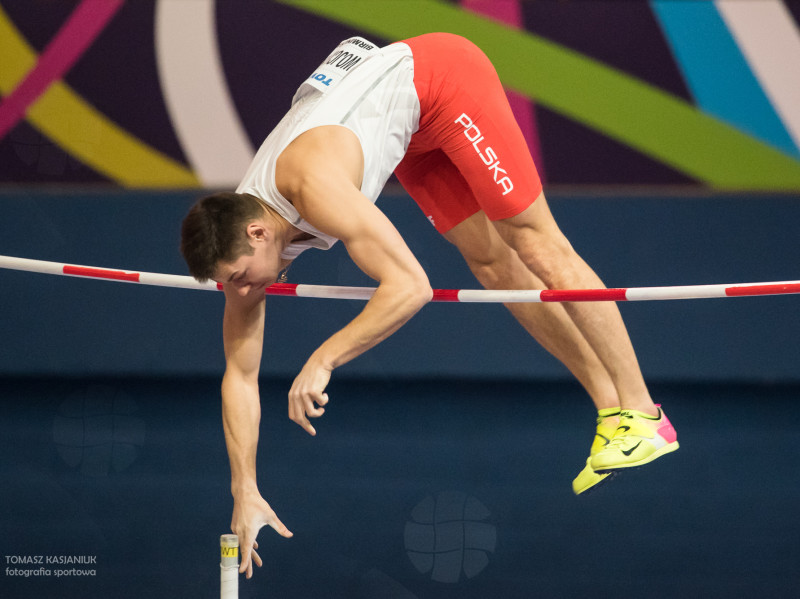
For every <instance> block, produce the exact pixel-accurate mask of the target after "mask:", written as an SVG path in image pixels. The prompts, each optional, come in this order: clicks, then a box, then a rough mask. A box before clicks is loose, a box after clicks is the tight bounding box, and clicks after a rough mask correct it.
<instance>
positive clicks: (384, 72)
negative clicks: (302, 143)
mask: <svg viewBox="0 0 800 599" xmlns="http://www.w3.org/2000/svg"><path fill="white" fill-rule="evenodd" d="M419 116H420V105H419V99H418V98H417V93H416V89H415V88H414V61H413V57H412V54H411V49H410V48H409V47H408V46H407V45H406V44H403V43H395V44H391V45H389V46H386V47H383V48H378V47H376V46H375V45H374V44H372V43H371V42H368V41H367V40H364V39H363V38H358V37H356V38H349V39H348V40H345V41H343V42H342V43H341V44H339V46H337V48H336V49H335V50H334V51H333V52H332V53H331V54H330V55H329V56H328V58H326V60H325V62H323V63H322V65H320V67H319V68H318V69H317V71H315V72H314V73H313V74H312V75H311V76H309V78H308V79H306V81H305V82H303V84H302V85H301V86H300V88H299V89H298V90H297V93H296V94H295V96H294V98H293V100H292V106H291V108H290V109H289V112H288V113H286V115H285V116H284V117H283V119H282V120H281V121H280V122H279V123H278V125H277V126H276V127H275V129H273V130H272V132H271V133H270V134H269V136H268V137H267V139H266V140H265V141H264V143H263V144H262V145H261V147H260V148H259V150H258V152H257V153H256V156H255V158H254V159H253V162H252V163H251V164H250V166H249V168H248V170H247V172H246V174H245V176H244V178H243V180H242V182H241V183H240V184H239V187H238V188H237V189H236V191H237V192H238V193H248V194H251V195H253V196H255V197H257V198H259V199H260V200H262V201H263V202H265V203H266V204H267V205H268V206H270V207H271V208H273V209H274V210H275V211H276V212H277V213H278V214H279V215H280V216H281V217H283V218H285V219H286V220H287V221H288V222H289V223H290V224H291V225H292V226H294V227H297V228H298V229H300V230H301V231H304V232H306V233H308V234H310V235H312V236H313V237H312V239H309V240H303V241H298V242H295V243H292V244H290V245H289V246H287V247H286V248H285V250H284V252H283V254H282V255H281V257H282V258H284V259H288V260H293V259H294V258H296V257H297V256H298V255H300V253H302V252H303V251H305V250H307V249H309V248H312V247H313V248H318V249H325V250H327V249H329V248H330V247H331V246H333V244H334V243H336V241H338V240H337V239H336V238H334V237H331V236H330V235H327V234H325V233H323V232H322V231H319V230H317V229H315V228H314V227H313V226H312V225H311V224H310V223H308V222H306V221H305V220H303V219H302V218H301V216H300V214H299V213H298V212H297V210H295V208H294V206H293V205H292V203H291V202H290V201H289V200H288V199H286V198H285V197H283V196H282V195H281V194H280V192H279V191H278V189H277V187H276V185H275V164H276V162H277V159H278V156H280V154H281V152H282V151H283V150H284V149H285V148H286V146H287V145H289V144H290V143H291V142H292V141H293V140H294V139H295V138H296V137H298V136H299V135H300V134H302V133H304V132H306V131H308V130H309V129H313V128H314V127H320V126H325V125H340V126H343V127H346V128H347V129H349V130H351V131H352V132H353V133H355V135H356V136H357V137H358V139H359V141H360V143H361V149H362V151H363V156H364V178H363V181H362V184H361V192H362V193H363V194H364V195H365V196H366V197H367V198H369V199H370V200H371V201H372V202H375V201H376V200H377V199H378V195H379V194H380V192H381V190H382V189H383V187H384V185H385V184H386V181H387V180H388V179H389V177H390V176H391V174H392V172H393V171H394V169H395V168H396V167H397V165H398V164H399V163H400V161H401V160H402V159H403V156H404V155H405V152H406V150H407V149H408V144H409V143H410V141H411V136H412V135H413V134H414V133H415V132H416V131H417V129H418V127H419Z"/></svg>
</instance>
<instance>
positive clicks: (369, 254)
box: [276, 127, 432, 435]
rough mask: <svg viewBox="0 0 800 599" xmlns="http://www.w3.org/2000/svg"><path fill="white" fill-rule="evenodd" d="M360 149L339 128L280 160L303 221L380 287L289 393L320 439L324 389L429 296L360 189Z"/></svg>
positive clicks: (298, 415) (282, 183) (309, 137)
mask: <svg viewBox="0 0 800 599" xmlns="http://www.w3.org/2000/svg"><path fill="white" fill-rule="evenodd" d="M361 163H362V159H361V147H360V145H359V144H358V141H357V139H356V138H355V136H354V135H353V133H351V132H350V131H348V130H346V129H343V128H341V127H324V128H320V129H319V130H312V131H310V132H308V133H306V134H304V135H303V136H300V137H299V138H298V139H297V140H295V141H294V142H293V143H292V144H291V145H290V146H289V148H287V150H285V151H284V153H283V154H282V155H281V158H280V159H279V161H278V173H277V174H276V183H277V184H278V188H279V189H280V190H281V192H282V193H283V194H284V195H285V196H286V197H289V198H290V199H291V201H292V202H293V204H294V206H295V208H297V210H298V212H299V213H300V214H301V216H302V217H303V218H304V219H305V220H306V221H308V222H309V223H310V224H312V225H313V226H314V227H316V228H317V229H319V230H320V231H323V232H324V233H327V234H329V235H332V236H334V237H336V238H338V239H340V240H341V241H342V242H343V243H344V245H345V247H346V248H347V251H348V253H349V255H350V257H351V258H352V259H353V261H354V262H355V264H356V265H357V266H358V267H359V268H360V269H361V270H362V271H364V272H365V273H366V274H367V275H369V276H370V277H372V278H373V279H374V280H376V281H377V282H378V288H377V289H376V291H375V294H374V295H373V296H372V298H371V299H370V300H369V302H367V304H366V306H365V307H364V309H363V310H362V311H361V313H360V314H359V315H358V316H357V317H356V318H355V319H353V320H352V321H351V322H350V323H349V324H347V326H345V327H344V328H343V329H341V330H340V331H338V332H337V333H335V334H334V335H333V336H332V337H330V338H329V339H328V340H326V341H325V342H324V343H323V344H322V345H321V346H320V347H319V348H318V349H317V350H316V351H315V352H314V353H313V354H312V355H311V357H310V358H309V359H308V361H307V362H306V364H305V366H304V367H303V369H302V370H301V372H300V374H299V375H298V376H297V378H296V379H295V380H294V383H293V385H292V389H291V391H290V392H289V417H290V418H291V419H292V420H293V421H295V422H297V423H298V424H299V425H300V426H302V427H303V428H304V429H305V430H306V431H307V432H309V433H310V434H312V435H313V434H315V432H316V431H315V430H314V427H313V426H311V423H310V422H309V421H308V416H309V415H311V416H319V415H321V413H322V411H323V410H320V409H319V408H317V407H316V406H315V405H314V403H315V402H316V403H317V404H319V405H321V406H324V405H325V404H326V403H327V402H328V397H327V394H325V387H326V386H327V384H328V381H329V379H330V375H331V372H332V371H333V369H334V368H337V367H338V366H341V365H342V364H345V363H346V362H348V361H350V360H352V359H353V358H355V357H356V356H358V355H360V354H362V353H363V352H365V351H367V350H368V349H370V348H371V347H373V346H375V345H376V344H378V343H379V342H380V341H382V340H383V339H385V338H386V337H388V336H389V335H391V334H392V333H394V332H395V331H396V330H397V329H399V328H400V327H401V326H402V325H403V324H404V323H405V322H407V321H408V320H409V319H410V318H411V317H412V316H413V315H414V314H415V313H416V312H417V311H418V310H419V309H420V308H421V307H422V306H423V305H425V304H426V303H427V302H429V301H430V299H431V296H432V291H431V287H430V284H429V282H428V278H427V275H426V274H425V271H424V270H423V269H422V266H420V264H419V262H418V261H417V259H416V258H415V257H414V255H413V254H412V253H411V250H410V249H409V248H408V246H407V245H406V243H405V241H403V238H402V237H401V236H400V233H399V232H398V231H397V229H395V227H394V225H392V224H391V222H390V221H389V219H388V218H386V216H385V215H384V214H383V213H382V212H381V211H380V210H378V208H376V207H375V205H374V204H373V203H372V202H371V201H370V200H369V199H368V198H366V197H365V196H364V195H363V194H362V193H361V192H360V191H359V189H358V187H357V185H358V184H360V180H361V176H360V173H361V171H360V168H361V166H360V165H361Z"/></svg>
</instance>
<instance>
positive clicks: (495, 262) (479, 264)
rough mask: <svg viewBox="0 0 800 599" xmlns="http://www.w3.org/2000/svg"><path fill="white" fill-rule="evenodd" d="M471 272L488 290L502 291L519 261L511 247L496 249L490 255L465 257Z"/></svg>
mask: <svg viewBox="0 0 800 599" xmlns="http://www.w3.org/2000/svg"><path fill="white" fill-rule="evenodd" d="M464 259H465V260H466V262H467V266H469V269H470V272H472V274H473V275H474V276H475V278H476V279H477V280H478V282H479V283H480V284H481V285H482V286H483V287H485V288H487V289H500V288H501V287H503V286H505V285H506V284H507V283H506V281H507V280H508V278H509V276H510V275H512V274H513V271H514V267H515V261H516V262H517V263H518V259H517V257H516V255H515V254H514V251H513V250H512V249H511V248H509V247H507V246H506V247H504V248H496V249H494V250H493V251H492V252H490V253H486V254H477V255H464Z"/></svg>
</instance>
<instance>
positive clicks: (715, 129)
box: [280, 0, 800, 190]
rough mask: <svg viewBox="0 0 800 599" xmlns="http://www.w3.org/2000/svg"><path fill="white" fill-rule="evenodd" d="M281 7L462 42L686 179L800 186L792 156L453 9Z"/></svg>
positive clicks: (576, 57) (402, 3)
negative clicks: (444, 35) (457, 37)
mask: <svg viewBox="0 0 800 599" xmlns="http://www.w3.org/2000/svg"><path fill="white" fill-rule="evenodd" d="M280 1H281V2H282V3H284V4H287V5H290V6H293V7H296V8H300V9H303V10H306V11H308V12H311V13H314V14H317V15H319V16H322V17H324V18H327V19H330V20H333V21H337V22H339V23H342V24H345V25H348V26H351V27H354V28H355V29H358V30H360V31H364V32H366V33H367V34H373V35H377V36H380V37H382V38H384V39H389V40H395V39H403V38H407V37H413V36H415V35H420V34H422V33H427V32H432V31H447V32H451V33H457V34H460V35H463V36H465V37H468V38H469V39H471V40H472V41H473V42H475V43H476V44H477V45H478V46H480V47H481V48H482V49H483V50H484V52H486V54H487V55H488V56H489V58H490V59H491V61H492V62H493V63H494V65H495V67H496V68H497V72H498V74H499V75H500V78H501V80H502V81H503V84H504V85H506V86H507V87H508V88H510V89H513V90H515V91H518V92H520V93H522V94H524V95H526V96H527V97H529V98H531V99H533V100H535V101H536V102H537V103H538V104H541V105H542V106H546V107H547V108H549V109H551V110H553V111H555V112H558V113H560V114H562V115H564V116H566V117H569V118H571V119H573V120H575V121H577V122H579V123H582V124H584V125H586V126H588V127H591V128H592V129H595V130H597V131H599V132H601V133H603V134H604V135H606V136H608V137H611V138H613V139H615V140H617V141H620V142H622V143H624V144H626V145H628V146H631V147H633V148H635V149H636V150H638V151H639V152H641V153H643V154H645V155H647V156H650V157H652V158H654V159H656V160H658V161H660V162H662V163H664V164H667V165H669V166H671V167H672V168H674V169H676V170H678V171H680V172H682V173H685V174H686V175H688V176H690V177H693V178H695V179H698V180H700V181H703V182H705V183H707V184H708V185H710V186H713V187H716V188H719V189H748V190H757V189H763V190H766V189H769V190H796V189H800V161H798V160H796V159H794V158H792V157H791V156H788V155H786V154H784V153H782V152H780V151H778V150H776V149H774V148H772V147H771V146H769V145H767V144H764V143H763V142H761V141H759V140H757V139H755V138H753V137H752V136H749V135H747V134H746V133H743V132H741V131H739V130H738V129H736V128H734V127H732V126H730V125H728V124H726V123H724V122H722V121H720V120H718V119H715V118H713V117H711V116H709V115H707V114H705V113H703V112H701V111H699V110H697V109H696V108H695V107H694V106H692V105H691V104H689V103H687V102H685V101H684V100H682V99H681V98H678V97H675V96H673V95H671V94H668V93H665V92H663V91H661V90H659V89H658V88H655V87H653V86H652V85H649V84H647V83H644V82H642V81H641V80H638V79H636V78H634V77H631V76H629V75H626V74H624V73H622V72H621V71H619V70H616V69H613V68H611V67H608V66H606V65H603V64H602V63H600V62H598V61H596V60H593V59H591V58H588V57H586V56H584V55H581V54H579V53H578V52H575V51H573V50H570V49H569V48H566V47H564V46H560V45H558V44H555V43H553V42H550V41H548V40H546V39H544V38H542V37H539V36H536V35H534V34H531V33H528V32H525V31H520V30H516V29H513V28H509V27H506V26H504V25H502V24H500V23H497V22H495V21H491V20H489V19H485V18H482V17H480V16H478V15H475V14H473V13H470V12H468V11H465V10H462V9H460V8H459V7H458V6H456V5H452V4H448V3H445V2H440V1H437V0H386V1H379V0H280ZM612 34H613V32H612Z"/></svg>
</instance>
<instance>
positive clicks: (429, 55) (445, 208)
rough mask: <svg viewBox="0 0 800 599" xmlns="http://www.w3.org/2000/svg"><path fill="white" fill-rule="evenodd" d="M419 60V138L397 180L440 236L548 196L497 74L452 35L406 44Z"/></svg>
mask: <svg viewBox="0 0 800 599" xmlns="http://www.w3.org/2000/svg"><path fill="white" fill-rule="evenodd" d="M403 43H405V44H407V45H408V46H409V47H410V48H411V52H412V53H413V55H414V86H415V87H416V90H417V96H418V97H419V102H420V122H419V131H417V132H416V133H415V134H414V135H413V136H412V138H411V143H410V145H409V147H408V152H407V153H406V155H405V157H404V158H403V160H402V161H401V162H400V164H399V165H398V167H397V168H396V169H395V175H396V176H397V178H398V180H399V181H400V183H401V184H402V185H403V187H404V188H405V189H406V191H407V192H408V193H409V194H410V195H411V197H412V198H414V201H415V202H416V203H417V204H418V205H419V207H420V208H422V210H423V212H424V213H425V215H426V216H427V217H428V218H429V219H430V220H431V222H432V223H433V225H434V226H435V227H436V229H437V230H438V231H439V232H440V233H445V232H447V231H449V230H450V229H452V228H453V227H454V226H456V225H457V224H459V223H460V222H462V221H464V220H465V219H467V218H468V217H470V216H472V215H473V214H475V213H476V212H478V211H480V210H483V211H484V212H485V213H486V215H487V216H488V217H489V218H490V219H491V220H499V219H502V218H508V217H511V216H515V215H517V214H519V213H520V212H522V211H523V210H525V209H526V208H527V207H528V206H530V205H531V204H532V203H533V201H534V200H535V199H536V198H537V197H538V196H539V194H540V193H541V192H542V183H541V180H540V179H539V173H538V172H537V171H536V166H535V165H534V163H533V159H532V158H531V155H530V152H529V150H528V146H527V143H526V142H525V138H524V137H523V135H522V132H521V131H520V129H519V126H518V125H517V122H516V120H514V115H513V114H512V112H511V107H510V106H509V105H508V100H507V99H506V95H505V92H504V90H503V87H502V85H501V84H500V79H499V78H498V77H497V73H496V72H495V70H494V67H493V66H492V63H491V62H489V59H488V58H487V57H486V55H485V54H484V53H483V52H482V51H481V50H480V49H479V48H478V47H477V46H475V45H474V44H473V43H472V42H470V41H468V40H466V39H464V38H463V37H459V36H457V35H452V34H449V33H430V34H426V35H422V36H419V37H415V38H411V39H408V40H404V41H403Z"/></svg>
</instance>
